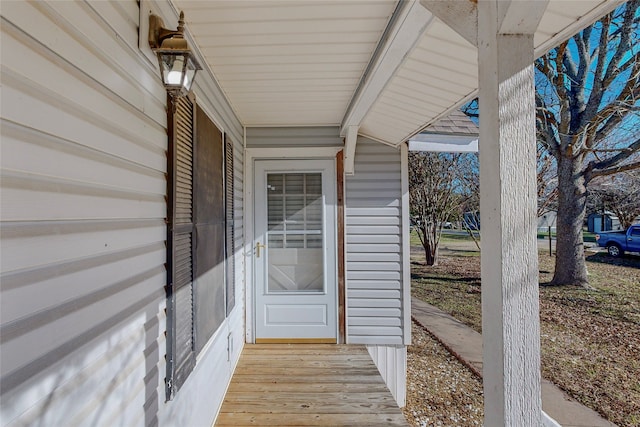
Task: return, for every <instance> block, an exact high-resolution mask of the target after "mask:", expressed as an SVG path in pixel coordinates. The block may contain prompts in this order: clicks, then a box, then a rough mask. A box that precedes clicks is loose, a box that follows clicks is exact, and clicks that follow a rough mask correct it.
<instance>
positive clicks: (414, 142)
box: [409, 133, 478, 153]
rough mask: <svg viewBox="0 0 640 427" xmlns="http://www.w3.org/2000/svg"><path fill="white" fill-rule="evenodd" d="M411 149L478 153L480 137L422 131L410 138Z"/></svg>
mask: <svg viewBox="0 0 640 427" xmlns="http://www.w3.org/2000/svg"><path fill="white" fill-rule="evenodd" d="M409 151H429V152H434V153H477V152H478V137H477V136H475V137H474V136H472V135H443V134H437V133H434V134H428V133H421V134H418V135H415V136H414V137H413V138H411V139H410V140H409Z"/></svg>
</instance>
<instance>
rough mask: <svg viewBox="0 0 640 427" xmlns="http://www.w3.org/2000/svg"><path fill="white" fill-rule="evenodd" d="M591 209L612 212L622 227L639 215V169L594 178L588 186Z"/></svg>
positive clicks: (630, 223) (632, 221) (625, 227)
mask: <svg viewBox="0 0 640 427" xmlns="http://www.w3.org/2000/svg"><path fill="white" fill-rule="evenodd" d="M589 199H590V200H589V204H590V205H591V207H592V210H593V211H594V212H595V211H598V210H600V211H602V212H603V213H604V211H605V209H606V210H608V211H611V212H613V213H614V214H615V215H616V216H617V217H618V220H619V221H620V225H621V226H622V228H623V229H625V230H626V229H627V228H629V227H630V226H631V225H632V224H633V223H634V221H635V220H636V218H638V217H640V171H639V170H635V171H632V172H626V173H621V174H617V175H613V176H610V177H604V178H602V179H599V180H597V182H596V181H595V180H594V182H593V185H592V186H591V188H589Z"/></svg>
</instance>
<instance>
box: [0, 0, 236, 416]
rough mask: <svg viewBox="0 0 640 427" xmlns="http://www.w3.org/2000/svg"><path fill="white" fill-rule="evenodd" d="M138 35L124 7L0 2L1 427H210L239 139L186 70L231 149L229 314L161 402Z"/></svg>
mask: <svg viewBox="0 0 640 427" xmlns="http://www.w3.org/2000/svg"><path fill="white" fill-rule="evenodd" d="M154 7H157V8H159V9H161V10H160V11H161V13H162V14H163V15H164V17H165V18H166V19H165V22H166V23H167V24H168V25H169V26H171V25H174V26H175V22H177V19H176V18H175V15H173V16H172V15H171V14H172V13H173V11H172V9H171V8H170V5H169V4H168V3H165V2H158V3H155V5H154ZM138 24H139V9H138V3H137V2H136V1H135V0H129V1H127V2H125V1H118V2H92V3H85V2H49V3H45V2H33V3H27V2H4V3H3V4H2V25H1V27H2V98H1V102H2V122H1V125H2V128H1V137H2V147H1V150H2V151H1V162H2V180H1V185H2V205H1V218H2V229H1V233H2V234H1V236H2V240H1V263H2V264H1V265H2V273H1V276H0V280H1V284H2V293H1V296H0V304H1V306H0V318H1V322H2V325H1V329H0V340H1V343H2V354H1V357H2V364H1V366H0V372H1V384H2V386H1V387H2V395H1V403H0V409H1V411H0V424H1V425H12V426H13V425H15V426H17V425H30V424H31V425H33V424H38V425H109V426H110V425H127V426H129V425H131V426H134V425H157V424H160V425H189V426H199V425H203V426H204V425H206V426H209V425H211V423H212V422H213V419H214V417H215V414H216V412H217V409H218V407H219V405H220V403H221V401H222V396H223V395H224V392H225V387H226V384H227V383H228V380H229V378H230V376H231V373H232V368H233V366H234V364H235V362H236V361H237V359H238V357H239V354H240V351H241V349H242V343H243V341H244V340H243V333H244V317H243V313H244V296H243V291H242V290H243V288H244V287H243V282H244V274H243V262H244V258H243V256H242V254H241V251H242V243H243V230H242V222H243V218H242V211H243V200H242V194H243V189H242V186H243V182H242V170H243V146H242V142H243V135H242V127H241V125H240V123H239V122H238V120H237V119H236V117H235V115H234V114H233V112H232V111H231V108H230V107H229V106H228V105H227V104H225V103H224V96H223V95H222V93H221V91H220V90H219V88H218V87H217V86H216V84H215V83H214V81H213V80H212V79H211V78H210V77H209V76H208V74H207V72H201V73H200V74H199V75H198V77H197V78H196V87H195V91H196V94H197V98H198V102H199V104H201V105H202V106H203V108H204V109H205V110H206V111H207V112H208V113H209V114H210V115H211V117H212V119H214V121H216V123H217V124H218V126H219V127H221V128H222V129H223V130H224V131H225V132H226V133H227V135H228V137H230V138H231V139H232V140H233V142H234V144H235V163H234V165H235V167H236V172H237V173H236V180H235V207H236V216H235V219H236V221H235V222H236V234H235V237H236V251H237V252H236V306H235V309H234V310H233V312H232V313H231V315H230V317H229V318H228V319H227V320H226V321H225V322H224V323H223V325H222V326H221V328H220V329H219V330H218V332H217V333H216V334H215V336H214V338H213V339H212V340H211V342H210V346H209V347H208V348H206V349H205V350H203V351H202V352H201V354H200V356H199V359H198V363H197V365H196V368H195V369H194V371H193V372H192V373H191V375H190V376H189V379H188V380H187V381H186V383H185V384H184V386H183V387H182V389H181V390H180V391H179V392H178V394H177V396H176V398H175V399H174V400H173V401H171V402H165V385H164V379H165V373H166V365H165V353H166V341H165V331H166V317H165V290H164V286H165V285H166V272H165V268H164V263H165V250H166V249H165V240H166V228H165V222H164V221H165V217H166V212H167V207H166V202H165V194H166V179H165V173H166V165H167V160H166V149H167V133H166V107H165V106H166V92H165V91H164V88H163V87H162V84H161V82H160V77H159V73H158V71H157V67H158V65H157V63H153V62H151V61H149V60H148V59H147V58H146V57H145V56H144V55H143V54H142V53H141V52H140V50H139V49H138ZM229 334H231V336H232V337H233V343H234V348H233V352H232V354H231V355H230V357H228V355H227V337H228V335H229Z"/></svg>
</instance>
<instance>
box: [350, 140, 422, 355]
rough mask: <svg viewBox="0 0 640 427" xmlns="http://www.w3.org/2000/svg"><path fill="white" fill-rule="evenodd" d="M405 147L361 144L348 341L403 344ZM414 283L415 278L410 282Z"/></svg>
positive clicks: (353, 197) (353, 206)
mask: <svg viewBox="0 0 640 427" xmlns="http://www.w3.org/2000/svg"><path fill="white" fill-rule="evenodd" d="M401 175H402V173H401V151H400V150H399V149H395V148H392V147H388V146H385V145H383V144H380V143H378V142H375V141H372V140H369V139H367V138H363V137H359V138H358V142H357V145H356V155H355V175H353V176H348V177H347V179H346V182H345V188H346V197H345V204H346V217H347V218H346V234H347V236H346V243H347V248H346V257H347V260H346V264H347V265H346V276H347V343H349V344H373V345H403V344H405V342H406V340H405V338H407V337H406V335H407V334H408V333H409V332H407V331H406V329H408V330H410V325H405V323H406V322H405V320H404V319H405V316H404V314H405V312H404V310H403V307H404V303H405V301H404V299H405V298H404V297H403V295H404V286H403V282H404V280H403V240H402V235H403V233H402V230H403V227H402V180H401ZM405 285H406V286H409V283H406V284H405Z"/></svg>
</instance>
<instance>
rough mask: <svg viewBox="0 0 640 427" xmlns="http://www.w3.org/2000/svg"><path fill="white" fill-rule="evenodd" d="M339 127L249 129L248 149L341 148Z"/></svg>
mask: <svg viewBox="0 0 640 427" xmlns="http://www.w3.org/2000/svg"><path fill="white" fill-rule="evenodd" d="M342 145H343V140H342V138H341V137H340V129H339V128H338V127H337V126H325V127H249V128H247V147H248V148H274V147H275V148H281V147H341V146H342Z"/></svg>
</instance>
